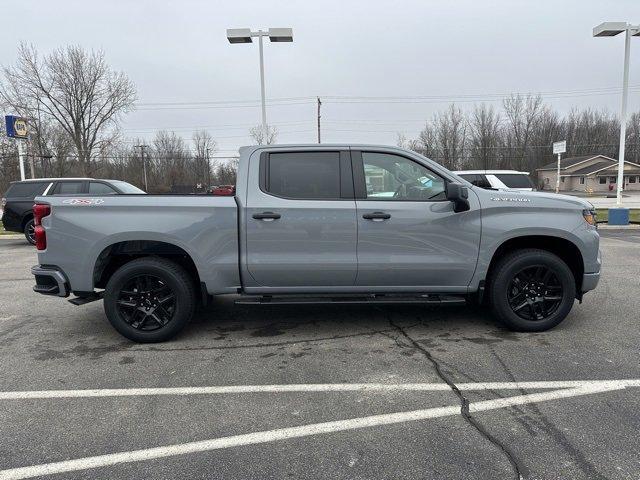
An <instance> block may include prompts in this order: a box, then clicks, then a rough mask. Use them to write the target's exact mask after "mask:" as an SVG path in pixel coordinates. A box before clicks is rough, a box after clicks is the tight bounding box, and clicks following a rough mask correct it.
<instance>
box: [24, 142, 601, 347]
mask: <svg viewBox="0 0 640 480" xmlns="http://www.w3.org/2000/svg"><path fill="white" fill-rule="evenodd" d="M34 214H35V218H36V241H37V245H36V246H37V248H38V261H39V265H37V266H35V267H33V268H32V273H33V274H34V275H35V280H36V285H35V287H34V290H35V291H36V292H39V293H42V294H47V295H58V296H60V297H67V296H69V295H70V294H71V293H73V295H74V296H75V298H73V299H72V300H70V301H71V302H72V303H75V304H78V305H79V304H83V303H87V302H89V301H92V300H97V299H100V298H103V299H104V309H105V312H106V316H107V318H108V319H109V321H110V322H111V324H112V325H113V326H114V327H115V328H116V329H117V330H118V331H119V332H120V333H121V334H122V335H124V336H125V337H127V338H129V339H131V340H134V341H137V342H158V341H163V340H167V339H169V338H171V337H173V336H174V335H176V334H177V333H178V332H179V331H180V330H181V329H182V328H183V327H184V326H185V325H186V324H187V323H188V322H189V320H190V319H191V317H192V316H193V314H194V309H195V308H196V306H197V305H198V304H206V303H207V302H208V301H209V300H210V298H211V296H214V295H224V294H234V295H237V296H238V298H237V302H242V303H255V304H261V303H269V304H274V303H288V304H291V303H309V302H314V303H328V302H330V303H340V302H344V303H372V304H379V303H402V302H409V303H455V302H469V303H475V304H488V305H489V306H490V307H491V308H492V310H493V312H494V313H495V316H496V317H497V319H498V320H499V321H501V322H502V323H503V324H505V325H506V326H508V327H509V328H511V329H515V330H521V331H542V330H546V329H549V328H551V327H553V326H555V325H557V324H558V323H560V322H561V321H562V320H563V319H564V318H565V317H566V316H567V315H568V313H569V311H570V310H571V308H572V306H573V303H574V300H575V299H578V300H582V296H583V294H584V293H585V292H587V291H589V290H592V289H593V288H595V287H596V285H597V283H598V279H599V276H600V265H601V261H600V254H599V248H598V246H599V236H598V232H597V229H596V222H595V213H594V211H593V207H592V205H591V204H589V203H588V202H585V201H583V200H581V199H579V198H574V197H569V196H562V195H554V194H545V193H538V192H516V191H492V190H484V189H481V188H478V187H475V186H473V185H471V184H470V183H468V182H466V181H465V180H463V179H461V178H459V177H457V176H456V175H455V174H453V173H451V172H450V171H448V170H446V169H445V168H443V167H442V166H440V165H438V164H437V163H435V162H433V161H431V160H429V159H427V158H425V157H423V156H421V155H418V154H416V153H414V152H410V151H405V150H402V149H398V148H393V147H386V146H371V145H278V146H273V145H271V146H254V147H243V148H241V149H240V161H239V165H238V180H237V185H236V191H235V195H232V196H212V195H184V196H175V195H171V196H162V195H117V196H98V195H96V196H88V197H87V196H77V197H74V196H69V197H61V196H57V197H38V198H37V199H36V205H34Z"/></svg>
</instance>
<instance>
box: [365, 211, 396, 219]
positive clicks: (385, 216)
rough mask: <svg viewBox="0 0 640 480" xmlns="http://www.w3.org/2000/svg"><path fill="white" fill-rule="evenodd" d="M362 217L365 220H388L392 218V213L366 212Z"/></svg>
mask: <svg viewBox="0 0 640 480" xmlns="http://www.w3.org/2000/svg"><path fill="white" fill-rule="evenodd" d="M362 218H364V219H365V220H387V219H389V218H391V214H389V213H384V212H373V213H365V214H364V215H362Z"/></svg>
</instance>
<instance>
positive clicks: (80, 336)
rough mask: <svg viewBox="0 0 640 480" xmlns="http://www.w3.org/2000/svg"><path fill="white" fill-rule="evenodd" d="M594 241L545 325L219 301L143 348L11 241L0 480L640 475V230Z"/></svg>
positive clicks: (3, 259)
mask: <svg viewBox="0 0 640 480" xmlns="http://www.w3.org/2000/svg"><path fill="white" fill-rule="evenodd" d="M602 250H603V257H604V268H603V275H602V279H601V284H600V286H599V288H598V289H597V290H596V291H594V292H592V293H590V294H588V295H587V296H586V297H585V301H584V302H583V303H582V304H581V305H578V304H576V305H575V307H574V309H573V311H572V312H571V314H570V315H569V317H568V318H567V320H565V322H564V323H562V324H561V325H560V326H559V327H557V328H555V329H554V330H552V331H549V332H544V333H538V334H531V333H511V332H508V331H506V330H504V329H502V328H500V327H498V326H496V325H495V324H494V323H493V322H492V321H491V319H490V317H488V315H487V314H486V313H485V312H482V311H480V312H478V311H472V310H471V309H468V308H466V307H442V308H436V307H424V306H384V307H380V306H378V307H375V306H295V307H286V306H271V307H265V306H235V305H234V304H233V300H234V299H233V298H225V299H217V300H216V301H215V303H214V305H212V306H211V307H208V308H207V309H206V310H202V311H200V312H199V314H198V315H197V318H196V321H194V322H193V323H192V324H191V325H190V326H189V327H188V328H187V330H186V331H185V332H184V333H183V334H181V335H180V336H179V337H178V338H177V339H176V340H174V341H172V342H169V343H164V344H157V345H138V344H134V343H131V342H129V341H126V340H125V339H124V338H122V337H120V336H119V335H118V334H117V333H116V332H115V331H114V330H113V329H112V328H111V326H110V325H109V324H108V323H107V320H106V318H105V316H104V313H103V311H102V304H101V302H94V303H91V304H88V305H85V306H82V307H76V306H73V305H71V304H69V303H68V302H66V301H64V300H61V299H58V298H48V297H43V296H39V295H36V294H34V293H32V291H31V287H32V283H33V281H32V278H31V275H30V274H29V268H30V266H31V265H33V264H35V263H36V256H35V252H34V249H33V247H31V246H28V245H26V244H25V243H24V241H22V240H7V239H0V265H2V269H1V270H0V289H1V290H0V307H1V308H0V366H1V367H0V372H1V375H0V479H8V478H31V477H40V476H44V477H45V478H52V479H54V478H74V479H80V478H83V479H86V478H119V479H139V478H154V479H176V478H189V479H194V478H224V479H265V478H294V479H306V478H309V479H311V478H349V479H373V478H384V479H389V478H394V479H398V478H434V479H443V478H447V479H449V478H450V479H512V478H518V477H521V478H524V479H545V480H547V479H599V478H603V479H605V478H606V479H638V478H640V455H639V454H638V452H640V436H639V435H638V432H639V431H640V413H639V412H638V411H639V407H640V381H638V379H640V328H639V323H640V286H639V282H640V281H639V279H640V232H639V231H635V232H633V231H628V232H615V231H603V239H602ZM617 380H625V382H617ZM447 382H448V383H447ZM530 382H533V383H530ZM87 389H88V390H90V391H89V392H87V391H86V390H87Z"/></svg>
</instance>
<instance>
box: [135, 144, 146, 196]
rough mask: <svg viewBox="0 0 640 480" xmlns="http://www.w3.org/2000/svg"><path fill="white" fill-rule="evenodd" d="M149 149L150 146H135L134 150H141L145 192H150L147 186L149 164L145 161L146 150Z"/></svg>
mask: <svg viewBox="0 0 640 480" xmlns="http://www.w3.org/2000/svg"><path fill="white" fill-rule="evenodd" d="M147 147H148V145H134V148H139V149H140V155H141V157H142V172H143V174H144V191H145V192H146V191H147V190H148V186H147V162H146V161H145V159H144V150H145V148H147Z"/></svg>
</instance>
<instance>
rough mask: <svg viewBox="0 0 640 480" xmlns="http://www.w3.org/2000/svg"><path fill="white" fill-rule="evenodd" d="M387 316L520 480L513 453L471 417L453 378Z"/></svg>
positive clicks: (467, 418)
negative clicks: (431, 366) (431, 368)
mask: <svg viewBox="0 0 640 480" xmlns="http://www.w3.org/2000/svg"><path fill="white" fill-rule="evenodd" d="M387 317H388V319H389V324H390V325H391V326H392V327H393V328H395V329H396V330H397V331H398V332H399V333H400V334H401V335H402V336H403V337H404V338H405V339H406V340H407V341H408V342H409V343H411V345H412V346H413V347H414V348H416V349H417V350H418V351H420V352H421V353H422V354H423V355H424V356H425V357H427V359H428V360H429V361H430V362H431V364H432V365H433V368H434V370H435V371H436V374H437V375H438V376H439V377H440V379H441V380H442V381H443V382H445V383H446V384H447V385H449V388H451V391H452V392H453V393H454V394H455V395H456V396H457V397H458V399H459V400H460V413H461V414H462V417H463V418H464V419H465V420H466V421H467V423H468V424H469V425H471V426H472V427H473V428H475V429H476V430H477V431H478V433H480V435H482V436H483V437H484V438H486V439H487V440H488V441H489V442H491V443H492V444H493V445H494V446H495V447H497V448H498V449H499V450H500V451H502V452H503V454H504V455H505V457H506V458H507V460H508V461H509V463H510V464H511V467H512V468H513V473H514V478H515V479H516V480H522V478H523V477H522V475H521V468H520V466H519V465H518V461H517V460H516V457H515V454H514V453H513V452H512V451H511V450H510V449H509V448H508V447H507V446H506V445H503V444H502V443H501V442H500V441H499V440H498V439H497V438H496V437H494V436H493V435H492V434H491V433H489V432H488V431H487V430H485V428H484V427H483V426H482V425H481V424H480V423H478V422H477V421H476V419H475V418H473V416H472V415H471V413H470V412H469V400H468V399H467V398H466V397H465V396H464V395H463V393H462V392H461V391H460V389H459V388H458V387H457V386H456V384H455V383H454V382H453V380H451V379H450V378H449V376H448V375H447V374H445V373H444V372H443V371H442V368H441V367H440V364H439V363H438V361H437V360H436V359H435V358H434V357H433V355H431V352H429V350H427V349H426V348H424V347H423V346H422V345H420V343H418V342H417V341H416V340H414V339H413V337H411V335H409V334H408V333H407V331H406V329H405V328H403V327H401V326H400V325H398V324H397V323H394V321H393V320H392V319H391V317H390V316H388V315H387ZM396 342H397V341H396Z"/></svg>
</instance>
